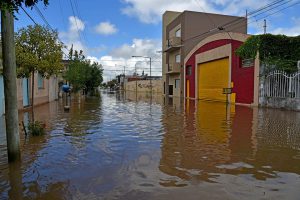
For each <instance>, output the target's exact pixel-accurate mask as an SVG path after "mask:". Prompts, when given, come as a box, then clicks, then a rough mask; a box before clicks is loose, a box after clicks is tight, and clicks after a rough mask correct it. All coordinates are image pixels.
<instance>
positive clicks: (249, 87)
mask: <svg viewBox="0 0 300 200" xmlns="http://www.w3.org/2000/svg"><path fill="white" fill-rule="evenodd" d="M227 44H231V45H232V52H231V82H233V83H234V87H233V93H236V103H244V104H251V103H252V102H253V97H254V66H252V67H247V68H242V61H241V59H240V58H239V57H238V56H236V55H235V50H236V49H237V48H238V47H239V46H241V44H242V42H240V41H236V40H230V39H222V40H216V41H213V42H210V43H207V44H205V45H203V46H202V47H200V48H199V49H198V50H197V51H196V52H194V53H193V54H192V56H191V57H190V58H189V59H188V61H187V62H186V70H187V67H188V66H191V67H192V73H191V75H186V80H189V81H190V97H191V98H195V92H196V91H195V87H196V83H195V74H196V71H195V70H196V67H195V64H196V55H197V54H200V53H203V52H206V51H209V50H212V49H215V48H218V47H221V46H224V45H227ZM185 74H186V73H185Z"/></svg>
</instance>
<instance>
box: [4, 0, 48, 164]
mask: <svg viewBox="0 0 300 200" xmlns="http://www.w3.org/2000/svg"><path fill="white" fill-rule="evenodd" d="M39 1H42V2H44V4H45V5H48V0H14V1H12V0H1V1H0V11H1V41H2V49H3V77H4V94H5V113H6V115H5V123H6V139H7V154H8V161H9V162H12V161H15V160H18V159H19V158H20V138H19V127H18V123H19V120H18V105H17V83H16V56H15V42H14V17H13V16H14V12H17V11H18V9H19V7H20V6H22V3H24V4H25V6H26V7H32V6H34V5H35V4H37V3H38V2H39Z"/></svg>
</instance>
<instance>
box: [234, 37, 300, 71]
mask: <svg viewBox="0 0 300 200" xmlns="http://www.w3.org/2000/svg"><path fill="white" fill-rule="evenodd" d="M257 52H259V56H260V57H259V59H260V60H261V62H262V63H263V64H264V65H265V67H266V68H272V69H278V70H284V71H286V72H288V73H292V72H295V71H297V61H298V60H299V59H300V36H297V37H288V36H285V35H271V34H265V35H253V36H251V37H250V38H248V39H247V40H246V42H245V43H244V44H243V45H242V46H241V47H240V48H238V49H237V50H236V54H237V55H238V56H240V57H242V58H253V59H254V58H255V57H256V54H257Z"/></svg>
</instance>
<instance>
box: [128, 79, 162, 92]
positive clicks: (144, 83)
mask: <svg viewBox="0 0 300 200" xmlns="http://www.w3.org/2000/svg"><path fill="white" fill-rule="evenodd" d="M161 85H162V80H152V91H153V92H154V93H162V92H163V91H162V87H161ZM125 90H126V91H137V92H150V80H140V81H130V82H127V83H125Z"/></svg>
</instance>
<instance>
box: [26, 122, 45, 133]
mask: <svg viewBox="0 0 300 200" xmlns="http://www.w3.org/2000/svg"><path fill="white" fill-rule="evenodd" d="M28 131H29V134H30V135H32V136H41V135H44V134H45V126H44V124H43V123H42V122H39V121H35V122H30V123H29V125H28Z"/></svg>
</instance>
